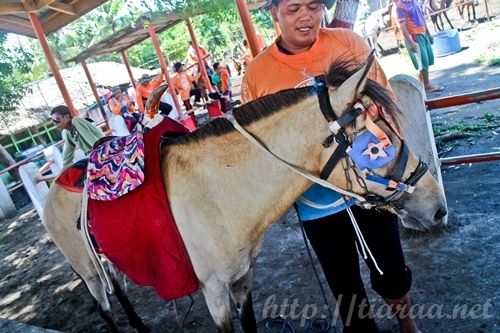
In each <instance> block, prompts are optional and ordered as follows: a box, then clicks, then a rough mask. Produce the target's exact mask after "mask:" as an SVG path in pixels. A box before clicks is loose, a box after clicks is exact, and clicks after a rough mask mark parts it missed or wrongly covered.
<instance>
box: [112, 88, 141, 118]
mask: <svg viewBox="0 0 500 333" xmlns="http://www.w3.org/2000/svg"><path fill="white" fill-rule="evenodd" d="M111 93H112V95H111V97H110V99H109V101H108V104H109V109H110V110H111V112H112V113H113V114H115V115H123V114H125V113H134V112H135V111H136V110H135V106H134V104H133V103H132V100H131V99H130V98H129V97H128V96H127V95H125V94H124V93H123V92H122V90H121V89H120V87H113V88H112V89H111Z"/></svg>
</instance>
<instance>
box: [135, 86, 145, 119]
mask: <svg viewBox="0 0 500 333" xmlns="http://www.w3.org/2000/svg"><path fill="white" fill-rule="evenodd" d="M135 100H136V102H137V108H138V109H139V110H140V111H141V112H144V103H143V102H142V87H141V85H139V86H138V87H137V89H136V91H135Z"/></svg>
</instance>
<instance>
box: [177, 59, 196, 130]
mask: <svg viewBox="0 0 500 333" xmlns="http://www.w3.org/2000/svg"><path fill="white" fill-rule="evenodd" d="M174 69H175V72H176V73H177V74H176V75H174V77H172V85H173V86H174V88H175V90H176V91H177V93H178V94H179V96H180V98H181V100H182V103H184V106H185V107H186V112H187V113H188V115H189V116H190V117H191V119H193V122H194V123H195V124H196V123H197V122H196V117H195V115H194V111H193V106H192V105H191V101H190V99H191V96H194V103H195V105H199V103H200V99H201V89H200V88H194V87H193V82H195V81H197V80H198V78H199V77H200V76H201V72H198V73H197V74H195V75H189V74H188V73H186V71H185V70H184V65H183V64H182V63H180V62H176V63H175V64H174Z"/></svg>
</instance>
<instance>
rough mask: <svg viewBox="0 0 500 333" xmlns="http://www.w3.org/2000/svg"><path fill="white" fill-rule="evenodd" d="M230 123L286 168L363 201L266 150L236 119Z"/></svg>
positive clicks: (356, 195)
mask: <svg viewBox="0 0 500 333" xmlns="http://www.w3.org/2000/svg"><path fill="white" fill-rule="evenodd" d="M230 121H231V123H232V124H233V126H234V128H235V129H236V130H238V132H240V133H241V134H242V135H243V136H244V137H245V138H246V139H247V140H248V141H250V142H251V143H253V145H254V146H255V147H256V148H258V149H259V150H260V151H261V152H263V153H265V154H266V155H268V156H269V157H272V158H273V159H274V160H276V161H278V162H280V163H281V164H282V165H283V166H285V167H287V168H288V169H290V170H292V171H293V172H295V173H297V174H299V175H301V176H302V177H305V178H307V179H309V180H310V181H312V182H314V183H316V184H319V185H321V186H323V187H326V188H329V189H331V190H334V191H336V192H338V193H340V194H343V195H345V196H348V197H352V198H354V199H356V200H358V201H359V202H365V201H366V200H365V198H363V197H362V196H360V195H358V194H356V193H353V192H349V191H346V190H344V189H341V188H340V187H337V186H335V185H333V184H330V183H329V182H327V181H326V180H323V179H321V178H318V177H316V176H314V175H312V174H310V173H309V172H307V171H305V170H302V169H300V168H298V167H296V166H294V165H291V164H290V163H288V162H287V161H285V160H283V159H282V158H281V157H279V156H277V155H275V154H274V153H273V152H272V151H270V150H268V149H267V148H266V147H264V146H263V145H262V144H261V143H260V142H259V141H258V140H257V139H255V138H254V137H253V135H252V134H250V133H248V132H247V131H246V130H245V129H244V128H243V127H241V125H240V124H238V122H237V121H236V119H234V117H233V119H231V120H230Z"/></svg>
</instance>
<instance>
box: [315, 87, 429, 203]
mask: <svg viewBox="0 0 500 333" xmlns="http://www.w3.org/2000/svg"><path fill="white" fill-rule="evenodd" d="M314 90H315V92H316V94H317V96H318V101H319V106H320V109H321V112H322V113H323V115H324V117H325V118H326V120H327V121H328V126H329V128H330V131H331V132H332V134H331V135H329V136H328V137H327V138H326V139H325V140H324V141H323V146H324V147H325V148H328V147H330V145H331V144H332V143H333V141H334V140H335V142H336V143H337V147H335V150H334V151H333V153H332V155H331V156H330V158H329V159H328V161H327V162H326V164H325V166H324V167H323V170H322V171H321V173H320V178H321V179H323V180H327V179H328V177H329V176H330V174H331V173H332V172H333V170H334V169H335V167H336V166H337V164H338V162H339V161H340V160H341V159H343V158H346V157H348V154H347V153H348V152H349V151H350V150H351V147H352V142H350V141H349V138H348V135H347V134H346V133H345V131H344V128H345V126H346V125H348V124H350V123H352V122H353V121H355V120H356V118H357V117H358V116H360V115H361V114H363V113H364V112H365V111H366V108H365V107H364V106H363V105H362V104H361V103H356V104H355V105H354V106H352V107H351V108H350V109H349V111H347V112H346V113H344V114H343V115H342V116H341V117H340V118H337V116H336V115H335V112H334V111H333V108H332V105H331V103H330V96H329V94H328V87H327V85H326V83H325V81H323V80H322V79H320V78H315V82H314ZM368 117H370V115H367V118H368ZM372 123H373V122H372ZM373 125H374V123H373ZM373 125H372V126H373ZM374 126H375V128H376V129H378V127H376V125H374ZM366 127H367V129H365V131H367V130H369V129H368V126H366ZM389 127H391V126H389ZM393 130H394V129H393ZM379 132H381V131H380V130H379ZM377 137H379V139H380V140H381V141H383V140H384V139H385V140H387V142H388V143H389V145H390V141H389V140H388V138H387V136H386V135H385V134H384V133H382V135H381V137H380V136H379V135H377ZM401 143H402V144H401V150H400V153H399V159H398V161H397V163H396V165H395V167H394V169H393V170H392V172H391V176H389V178H384V177H380V176H377V175H375V174H374V173H372V172H371V171H369V169H366V171H364V172H362V175H361V176H360V175H359V172H358V171H357V169H356V168H355V167H354V165H355V164H354V165H353V166H352V168H353V169H354V173H355V174H356V177H357V178H358V180H359V181H360V184H363V187H364V188H365V190H366V191H367V193H366V194H365V200H366V202H363V203H361V204H362V205H369V206H376V207H381V206H385V205H388V204H390V203H394V202H395V201H397V200H399V199H400V198H401V197H402V195H403V194H404V193H405V192H407V193H412V192H413V190H414V188H415V184H417V182H418V181H419V180H420V179H421V178H422V176H423V175H424V174H425V173H426V172H427V170H428V166H427V164H426V163H424V162H423V161H422V160H421V159H419V163H418V165H417V167H416V168H415V170H413V172H412V173H411V175H410V176H409V177H408V178H407V179H406V180H405V181H403V175H404V173H405V171H406V168H407V166H408V158H409V154H410V152H409V149H408V146H407V144H406V143H405V141H404V140H403V139H401ZM345 172H346V173H347V170H345ZM365 180H368V181H371V182H375V183H378V184H381V185H383V186H385V188H386V190H387V191H390V192H391V193H390V194H389V195H387V196H385V197H384V196H380V195H376V194H371V193H368V190H367V188H366V185H365V182H364V181H365Z"/></svg>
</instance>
